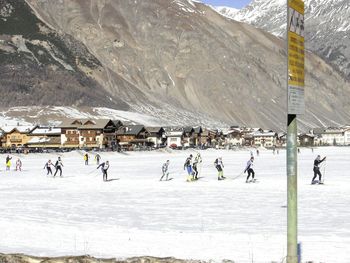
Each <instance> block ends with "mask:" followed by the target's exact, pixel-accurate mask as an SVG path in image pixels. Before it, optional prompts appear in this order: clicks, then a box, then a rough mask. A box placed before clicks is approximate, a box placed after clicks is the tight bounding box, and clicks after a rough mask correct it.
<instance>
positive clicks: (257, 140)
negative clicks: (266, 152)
mask: <svg viewBox="0 0 350 263" xmlns="http://www.w3.org/2000/svg"><path fill="white" fill-rule="evenodd" d="M253 138H254V145H255V146H256V147H266V148H271V147H274V146H276V140H277V133H276V132H273V131H263V132H261V131H258V132H254V133H253Z"/></svg>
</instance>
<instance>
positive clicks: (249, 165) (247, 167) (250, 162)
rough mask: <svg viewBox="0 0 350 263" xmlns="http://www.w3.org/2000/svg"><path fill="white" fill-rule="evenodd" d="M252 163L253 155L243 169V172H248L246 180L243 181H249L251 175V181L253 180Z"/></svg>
mask: <svg viewBox="0 0 350 263" xmlns="http://www.w3.org/2000/svg"><path fill="white" fill-rule="evenodd" d="M253 165H254V157H250V160H249V161H248V162H247V166H246V168H245V170H244V173H246V172H248V176H247V180H246V181H245V182H246V183H249V178H250V176H252V182H254V181H255V179H254V176H255V172H254V169H253Z"/></svg>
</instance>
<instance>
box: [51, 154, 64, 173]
mask: <svg viewBox="0 0 350 263" xmlns="http://www.w3.org/2000/svg"><path fill="white" fill-rule="evenodd" d="M62 167H63V163H62V160H61V157H58V159H57V161H56V163H55V168H56V171H55V174H54V175H53V176H54V177H55V176H56V174H57V172H58V171H60V176H62Z"/></svg>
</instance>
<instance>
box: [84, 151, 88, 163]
mask: <svg viewBox="0 0 350 263" xmlns="http://www.w3.org/2000/svg"><path fill="white" fill-rule="evenodd" d="M84 161H85V165H89V155H88V153H85V154H84Z"/></svg>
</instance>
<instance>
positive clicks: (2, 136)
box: [0, 128, 6, 147]
mask: <svg viewBox="0 0 350 263" xmlns="http://www.w3.org/2000/svg"><path fill="white" fill-rule="evenodd" d="M5 142H6V137H5V132H4V131H3V130H2V129H1V128H0V147H3V144H4V143H5Z"/></svg>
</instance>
